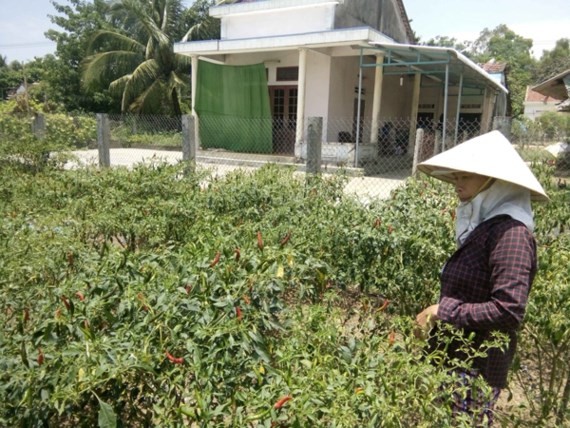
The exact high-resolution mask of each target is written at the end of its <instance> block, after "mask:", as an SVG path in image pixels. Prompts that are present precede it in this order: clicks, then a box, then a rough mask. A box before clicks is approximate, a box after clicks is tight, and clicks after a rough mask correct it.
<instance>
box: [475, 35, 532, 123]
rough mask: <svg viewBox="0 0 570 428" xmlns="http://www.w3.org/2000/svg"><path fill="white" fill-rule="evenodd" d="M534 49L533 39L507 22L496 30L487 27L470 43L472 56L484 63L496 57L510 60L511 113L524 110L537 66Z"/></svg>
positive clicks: (508, 67) (507, 61) (509, 105)
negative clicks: (519, 32)
mask: <svg viewBox="0 0 570 428" xmlns="http://www.w3.org/2000/svg"><path fill="white" fill-rule="evenodd" d="M531 49H532V40H531V39H526V38H524V37H522V36H519V35H518V34H516V33H515V32H514V31H512V30H511V29H509V27H507V26H506V25H504V24H502V25H499V26H498V27H497V28H495V29H494V30H489V29H487V28H485V29H484V30H483V31H482V32H481V33H480V35H479V37H478V38H477V40H475V41H474V42H473V43H472V44H471V46H470V47H469V51H470V56H471V58H472V59H473V60H474V61H476V62H479V63H485V62H488V61H490V60H491V59H495V60H496V61H505V62H506V63H507V68H506V75H505V77H506V82H507V87H508V89H509V94H508V98H507V115H508V116H513V117H518V116H520V115H522V114H523V112H524V97H525V93H526V87H527V86H528V85H529V84H530V83H531V81H532V73H533V71H534V67H535V61H534V59H533V58H532V55H531Z"/></svg>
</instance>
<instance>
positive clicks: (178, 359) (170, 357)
mask: <svg viewBox="0 0 570 428" xmlns="http://www.w3.org/2000/svg"><path fill="white" fill-rule="evenodd" d="M166 358H168V361H170V362H171V363H173V364H184V358H182V357H175V356H173V355H172V354H171V353H170V352H168V351H167V352H166Z"/></svg>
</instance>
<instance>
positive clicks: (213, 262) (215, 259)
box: [210, 251, 222, 268]
mask: <svg viewBox="0 0 570 428" xmlns="http://www.w3.org/2000/svg"><path fill="white" fill-rule="evenodd" d="M221 255H222V254H221V253H220V252H219V251H218V252H217V253H216V256H215V257H214V260H212V263H210V267H211V268H213V267H214V266H216V265H217V264H218V263H219V261H220V257H221Z"/></svg>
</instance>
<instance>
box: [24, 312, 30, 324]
mask: <svg viewBox="0 0 570 428" xmlns="http://www.w3.org/2000/svg"><path fill="white" fill-rule="evenodd" d="M29 320H30V311H29V310H28V308H24V322H25V323H26V322H28V321H29Z"/></svg>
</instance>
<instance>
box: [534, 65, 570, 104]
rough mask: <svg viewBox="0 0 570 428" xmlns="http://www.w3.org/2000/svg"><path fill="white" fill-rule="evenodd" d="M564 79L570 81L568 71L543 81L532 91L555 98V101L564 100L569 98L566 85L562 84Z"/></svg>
mask: <svg viewBox="0 0 570 428" xmlns="http://www.w3.org/2000/svg"><path fill="white" fill-rule="evenodd" d="M565 78H566V80H570V69H568V70H566V71H563V72H562V73H560V74H557V75H556V76H554V77H551V78H550V79H548V80H545V81H544V82H542V83H540V84H538V85H536V86H535V87H533V88H532V89H533V90H534V91H536V92H540V93H541V94H543V95H547V96H549V97H552V98H556V99H557V100H565V99H567V98H569V97H570V94H569V93H568V89H567V87H566V84H565V83H564V80H565Z"/></svg>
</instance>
